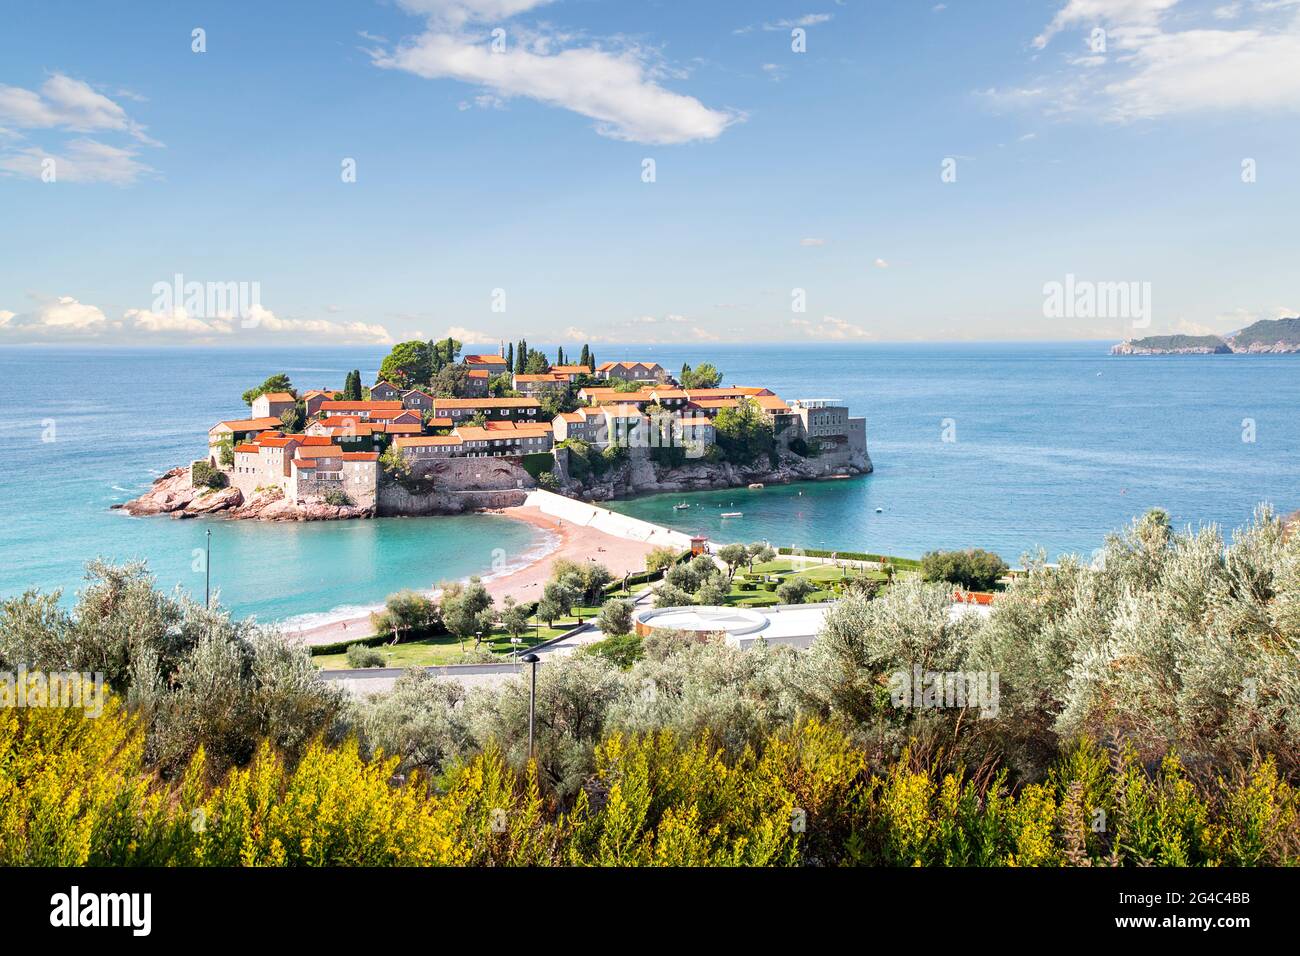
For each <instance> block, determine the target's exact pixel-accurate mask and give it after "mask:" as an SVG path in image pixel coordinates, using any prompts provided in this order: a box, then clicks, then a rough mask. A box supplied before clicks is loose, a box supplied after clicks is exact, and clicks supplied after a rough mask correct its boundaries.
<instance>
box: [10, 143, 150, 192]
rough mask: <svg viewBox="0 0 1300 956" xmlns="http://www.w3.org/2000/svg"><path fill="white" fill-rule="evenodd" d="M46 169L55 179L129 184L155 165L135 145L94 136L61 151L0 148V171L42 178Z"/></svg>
mask: <svg viewBox="0 0 1300 956" xmlns="http://www.w3.org/2000/svg"><path fill="white" fill-rule="evenodd" d="M46 169H50V170H52V171H53V173H54V182H55V183H60V182H67V183H112V184H113V185H115V186H129V185H130V184H131V183H134V182H135V181H136V180H138V179H139V178H140V177H141V176H144V175H146V174H148V173H151V172H153V168H152V167H150V166H147V165H145V164H144V163H142V162H140V161H139V160H138V159H136V152H135V150H133V149H126V148H121V147H117V146H109V145H107V144H106V143H100V142H98V141H96V140H93V139H75V140H73V141H72V142H70V143H69V144H68V146H67V149H66V150H65V151H64V152H62V153H51V152H48V151H46V150H44V149H41V148H39V147H36V146H29V147H25V148H23V149H10V150H6V151H4V152H0V173H7V174H9V175H13V176H21V177H25V178H30V179H41V178H42V176H43V175H44V173H45V171H46Z"/></svg>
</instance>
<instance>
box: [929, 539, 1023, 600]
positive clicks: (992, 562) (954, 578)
mask: <svg viewBox="0 0 1300 956" xmlns="http://www.w3.org/2000/svg"><path fill="white" fill-rule="evenodd" d="M1008 570H1009V569H1008V567H1007V563H1006V562H1005V561H1003V560H1002V559H1001V558H999V557H998V556H997V555H996V554H993V553H991V552H989V551H984V550H981V549H979V548H972V549H970V550H967V551H930V552H928V553H927V554H926V555H925V556H924V557H923V558H921V577H922V578H924V579H925V580H926V581H947V582H948V583H949V584H956V585H957V586H959V587H961V588H965V589H966V590H967V591H988V590H989V589H991V588H992V587H993V586H994V585H996V584H997V582H998V579H999V578H1000V577H1002V575H1004V574H1006V573H1007V571H1008Z"/></svg>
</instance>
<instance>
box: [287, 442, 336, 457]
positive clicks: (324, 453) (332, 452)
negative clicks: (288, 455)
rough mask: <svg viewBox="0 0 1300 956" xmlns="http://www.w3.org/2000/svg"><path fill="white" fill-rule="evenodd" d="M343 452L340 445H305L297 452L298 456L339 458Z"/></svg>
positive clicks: (296, 455)
mask: <svg viewBox="0 0 1300 956" xmlns="http://www.w3.org/2000/svg"><path fill="white" fill-rule="evenodd" d="M342 454H343V449H342V448H340V447H339V446H338V445H312V446H304V447H301V448H299V449H298V451H297V452H296V453H295V457H297V458H338V457H339V456H340V455H342Z"/></svg>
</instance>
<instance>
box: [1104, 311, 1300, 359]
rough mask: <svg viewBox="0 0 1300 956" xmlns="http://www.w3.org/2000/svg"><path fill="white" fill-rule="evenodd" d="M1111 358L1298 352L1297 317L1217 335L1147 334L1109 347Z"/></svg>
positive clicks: (1299, 322)
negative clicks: (1115, 356)
mask: <svg viewBox="0 0 1300 956" xmlns="http://www.w3.org/2000/svg"><path fill="white" fill-rule="evenodd" d="M1110 351H1111V354H1112V355H1230V354H1233V353H1239V354H1244V355H1290V354H1295V353H1300V318H1293V319H1261V320H1260V321H1258V322H1253V323H1251V324H1250V325H1248V326H1246V327H1245V328H1244V329H1241V330H1240V331H1237V332H1233V333H1232V334H1231V335H1227V336H1224V337H1223V338H1220V337H1219V336H1217V335H1149V336H1147V337H1146V338H1141V339H1127V340H1125V341H1123V342H1121V343H1119V344H1118V345H1114V346H1111V350H1110Z"/></svg>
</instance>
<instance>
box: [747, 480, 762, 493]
mask: <svg viewBox="0 0 1300 956" xmlns="http://www.w3.org/2000/svg"><path fill="white" fill-rule="evenodd" d="M749 490H750V491H762V490H763V483H762V482H761V481H756V482H754V483H753V484H751V485H750V486H749Z"/></svg>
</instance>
